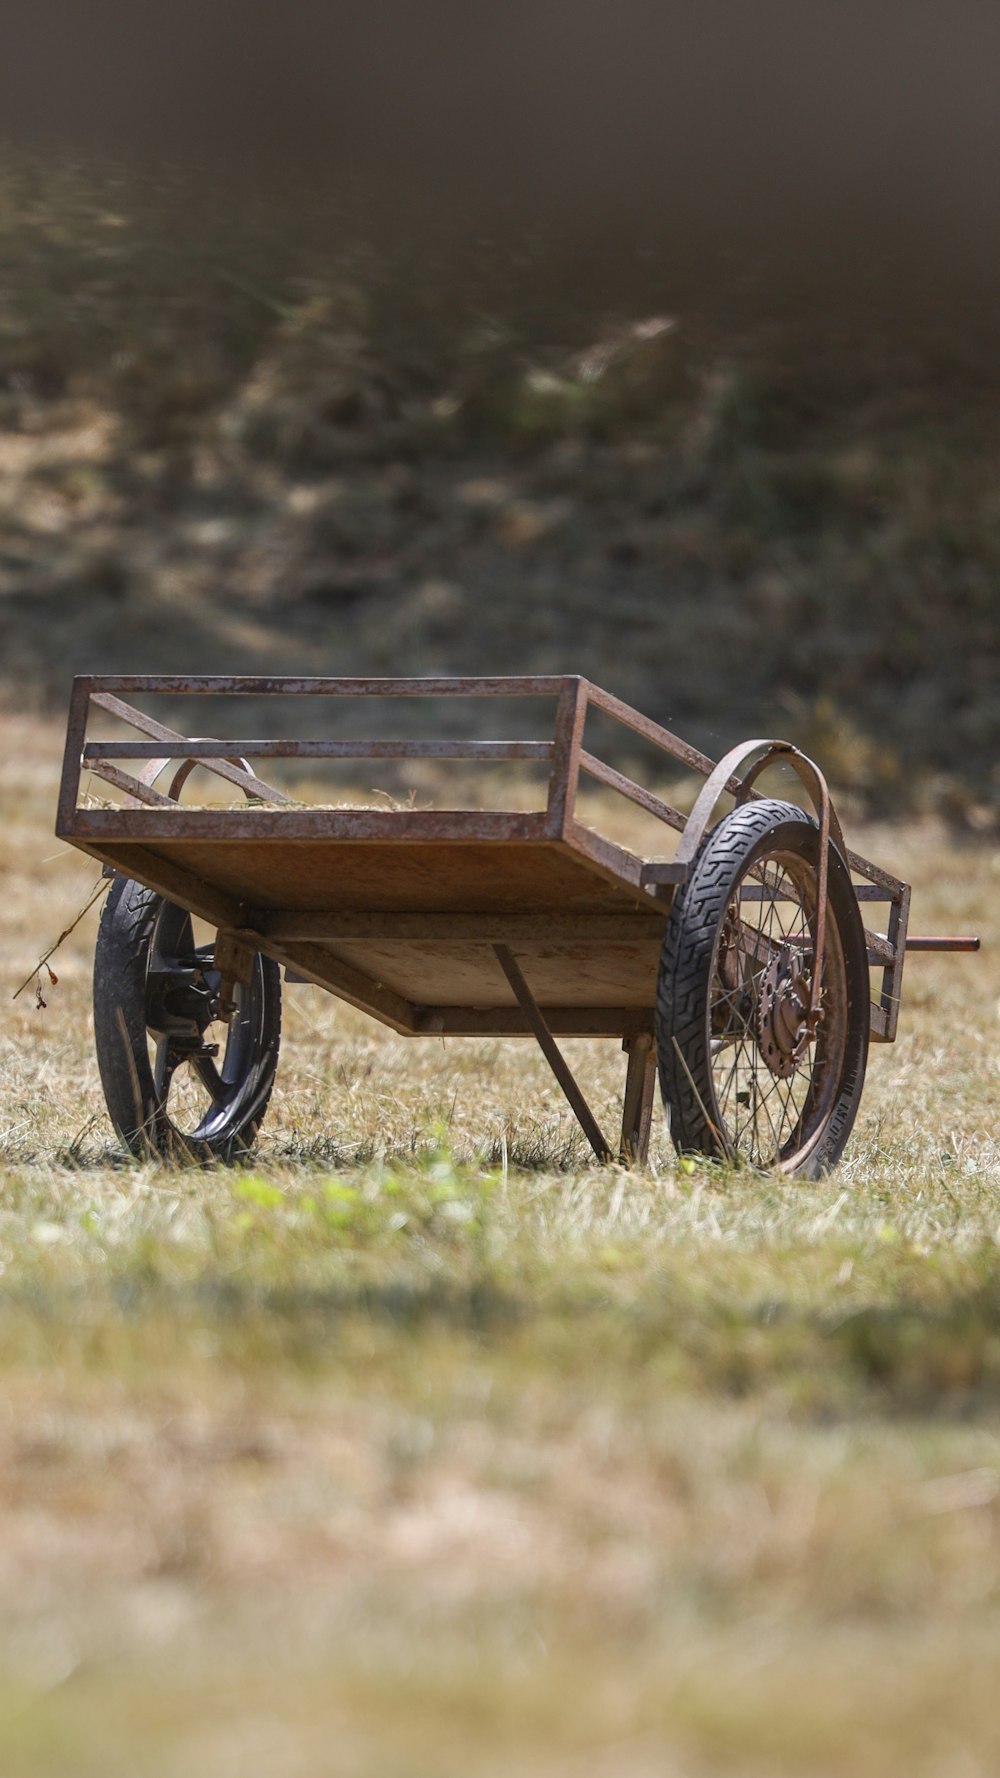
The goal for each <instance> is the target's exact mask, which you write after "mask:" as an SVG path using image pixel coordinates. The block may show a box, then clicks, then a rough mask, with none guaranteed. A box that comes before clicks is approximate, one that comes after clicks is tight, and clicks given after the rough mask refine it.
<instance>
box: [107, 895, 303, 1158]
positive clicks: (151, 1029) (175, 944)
mask: <svg viewBox="0 0 1000 1778" xmlns="http://www.w3.org/2000/svg"><path fill="white" fill-rule="evenodd" d="M222 993H223V984H222V979H221V976H220V974H219V972H218V970H216V969H215V967H214V958H213V945H212V943H206V944H198V943H196V941H195V933H194V926H193V922H192V918H191V915H190V914H189V913H186V912H185V910H184V909H183V908H180V907H176V906H175V905H174V903H173V902H170V901H165V900H164V899H163V897H162V896H160V895H156V894H154V892H153V891H152V890H151V889H146V888H143V886H142V885H141V884H140V883H136V882H133V881H132V880H130V879H128V878H123V877H119V878H117V879H116V881H115V882H114V883H113V884H112V887H111V891H110V893H109V895H108V899H107V902H106V903H105V906H104V910H103V913H102V915H101V924H100V930H99V933H98V937H97V950H96V954H95V958H94V1037H95V1042H96V1048H97V1061H98V1067H99V1068H100V1074H101V1084H102V1086H103V1088H104V1097H105V1099H106V1101H107V1106H108V1111H109V1112H110V1114H111V1121H112V1123H113V1124H114V1126H115V1129H116V1130H117V1132H118V1134H119V1136H120V1137H121V1139H122V1141H123V1142H124V1143H125V1144H126V1146H127V1147H128V1148H130V1149H131V1150H132V1153H133V1154H136V1155H149V1154H163V1155H169V1156H172V1157H174V1158H175V1159H190V1160H198V1161H208V1160H231V1159H233V1158H234V1157H235V1156H237V1155H239V1154H242V1153H244V1152H245V1151H246V1150H247V1149H248V1148H250V1147H251V1145H252V1144H253V1141H254V1138H255V1137H256V1134H257V1131H258V1129H259V1128H260V1125H261V1122H262V1120H263V1117H264V1113H265V1111H266V1110H267V1104H268V1100H269V1099H270V1097H271V1088H272V1086H273V1085H274V1075H275V1070H276V1068H277V1062H278V1045H279V1041H280V1037H281V977H280V974H279V971H278V967H277V965H276V964H275V963H273V962H271V960H270V959H269V958H266V957H262V956H260V955H257V956H256V957H255V958H254V960H253V965H252V968H251V971H250V981H249V984H248V985H242V984H240V983H236V984H235V986H234V987H233V989H232V995H231V998H230V999H229V1000H227V1001H224V1000H223V998H222Z"/></svg>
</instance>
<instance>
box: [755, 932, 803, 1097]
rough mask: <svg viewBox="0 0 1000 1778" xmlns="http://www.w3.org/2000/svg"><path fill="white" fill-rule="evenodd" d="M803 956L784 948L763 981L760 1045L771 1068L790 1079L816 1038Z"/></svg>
mask: <svg viewBox="0 0 1000 1778" xmlns="http://www.w3.org/2000/svg"><path fill="white" fill-rule="evenodd" d="M801 963H802V953H801V951H799V950H797V949H793V947H792V946H790V945H782V947H781V949H780V951H778V952H777V953H776V954H775V956H774V957H772V959H771V962H770V963H769V964H768V966H767V968H766V969H765V971H764V973H763V975H762V976H761V980H760V993H759V998H758V1001H757V1042H758V1045H759V1048H760V1053H761V1055H762V1056H763V1058H764V1061H765V1063H766V1064H767V1067H768V1068H769V1069H770V1071H771V1073H772V1074H773V1075H774V1076H775V1078H776V1079H778V1080H787V1079H788V1078H789V1076H790V1075H792V1074H794V1073H795V1071H796V1069H798V1068H799V1067H801V1065H802V1062H803V1061H804V1060H805V1055H806V1051H807V1049H808V1047H809V1040H810V1037H811V1036H812V1032H811V1030H810V1020H809V977H808V976H807V975H806V974H805V972H804V971H803V969H802V967H801Z"/></svg>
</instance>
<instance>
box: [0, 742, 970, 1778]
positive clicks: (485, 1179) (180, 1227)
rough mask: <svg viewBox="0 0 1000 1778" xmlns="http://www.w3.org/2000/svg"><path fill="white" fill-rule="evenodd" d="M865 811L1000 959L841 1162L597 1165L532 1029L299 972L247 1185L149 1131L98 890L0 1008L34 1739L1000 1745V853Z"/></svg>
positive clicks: (2, 1625) (53, 1751)
mask: <svg viewBox="0 0 1000 1778" xmlns="http://www.w3.org/2000/svg"><path fill="white" fill-rule="evenodd" d="M58 746H59V737H58V735H57V734H56V733H55V732H54V731H53V730H52V729H51V728H47V727H45V726H43V725H41V724H39V723H36V722H34V721H30V720H28V719H18V718H10V719H5V720H4V723H3V728H2V734H0V758H2V765H0V817H2V819H0V870H2V873H3V896H4V900H3V914H2V920H0V980H2V981H3V982H4V983H6V984H8V988H7V992H8V993H10V992H13V989H14V987H16V986H17V984H18V982H19V981H20V980H21V979H22V978H23V976H24V975H25V974H26V973H27V972H28V969H29V967H30V965H31V964H32V962H33V961H34V958H35V957H36V956H37V955H39V954H40V952H41V951H42V950H43V949H44V948H45V947H46V945H47V944H48V943H49V942H50V941H51V939H52V938H53V937H55V935H56V934H57V932H58V931H59V930H60V928H61V927H62V926H63V925H65V924H66V921H67V919H68V918H70V917H72V915H73V913H75V911H76V909H77V907H78V906H80V905H81V904H82V902H83V901H84V900H85V899H86V895H87V893H88V892H89V889H90V887H91V885H92V883H93V881H94V878H95V875H96V871H95V869H94V868H93V867H91V865H90V864H89V863H88V862H87V861H86V860H85V859H83V858H81V857H79V856H77V855H75V854H73V853H70V852H68V851H65V850H64V849H62V848H60V847H59V846H58V844H57V842H55V841H54V840H52V839H51V838H50V837H49V835H50V833H51V825H52V817H53V809H54V799H55V778H56V767H57V755H58ZM851 838H852V839H853V840H855V841H856V842H857V843H859V844H860V845H861V846H862V848H863V849H865V850H867V851H869V853H870V854H871V855H872V856H874V857H875V858H877V859H878V860H879V861H881V862H884V863H885V864H887V865H888V866H889V867H890V868H893V869H897V870H898V871H899V872H900V874H902V875H905V876H912V878H913V880H914V881H915V883H916V894H915V907H914V925H915V927H916V928H917V929H918V930H942V929H951V930H963V929H976V930H980V931H981V932H982V934H983V937H984V940H985V943H986V948H985V949H984V952H983V953H982V955H981V956H980V957H977V958H955V959H941V960H934V959H921V958H914V959H911V961H910V963H909V964H908V981H907V985H906V990H905V997H904V1001H905V1003H904V1012H903V1018H902V1023H901V1032H902V1035H901V1037H900V1040H899V1042H898V1044H897V1045H896V1046H895V1048H892V1049H888V1050H882V1051H878V1050H876V1051H875V1053H874V1055H873V1058H872V1063H871V1067H870V1073H869V1080H868V1085H867V1087H866V1091H865V1096H864V1100H863V1104H862V1112H861V1116H860V1119H859V1123H858V1126H857V1130H856V1134H855V1136H854V1139H853V1141H852V1144H851V1146H850V1149H849V1151H848V1156H847V1159H846V1161H845V1164H844V1165H843V1167H842V1168H841V1169H840V1170H839V1171H838V1173H837V1174H836V1175H835V1176H834V1178H833V1179H831V1180H830V1181H827V1182H825V1183H823V1184H821V1185H796V1184H789V1183H782V1182H779V1181H776V1180H773V1179H761V1178H755V1177H750V1176H746V1175H736V1176H732V1177H726V1176H724V1175H721V1174H719V1173H718V1172H717V1171H715V1170H713V1169H710V1168H703V1169H702V1168H695V1169H694V1170H691V1171H688V1170H686V1169H683V1168H680V1167H678V1166H677V1165H676V1164H675V1161H674V1159H673V1156H672V1151H671V1149H670V1147H669V1143H668V1141H667V1139H666V1137H665V1135H664V1134H663V1133H662V1132H660V1133H658V1135H657V1136H656V1138H655V1139H654V1143H653V1148H652V1154H651V1165H650V1168H649V1169H648V1171H643V1172H638V1173H632V1174H628V1173H625V1172H623V1171H621V1170H619V1169H616V1168H612V1169H605V1170H601V1169H595V1168H593V1167H592V1166H591V1165H590V1163H589V1161H588V1159H587V1155H586V1151H585V1149H584V1146H583V1143H582V1139H580V1138H578V1136H577V1135H576V1134H575V1133H574V1130H573V1127H572V1122H571V1118H570V1114H569V1112H568V1110H567V1109H565V1108H564V1106H563V1104H562V1102H561V1099H560V1096H559V1094H558V1090H557V1088H556V1087H555V1085H554V1083H552V1082H550V1080H549V1078H548V1076H547V1071H546V1068H545V1065H544V1063H543V1061H542V1059H541V1058H540V1057H539V1056H537V1055H536V1053H535V1052H534V1051H533V1049H530V1048H529V1047H528V1046H527V1045H520V1044H515V1043H480V1044H472V1043H459V1042H455V1041H452V1040H449V1042H448V1043H447V1044H444V1043H441V1042H435V1041H424V1042H421V1043H407V1042H405V1041H404V1040H400V1039H396V1038H394V1037H392V1036H391V1035H388V1034H384V1033H382V1032H381V1031H380V1030H379V1029H378V1028H377V1027H374V1026H372V1025H371V1024H370V1023H369V1022H367V1021H366V1020H364V1019H363V1018H361V1017H360V1016H359V1015H357V1014H355V1013H353V1012H351V1011H349V1010H347V1009H344V1008H342V1007H340V1006H338V1005H336V1004H335V1003H334V1002H333V1001H331V1000H329V999H328V998H326V997H324V996H322V995H320V994H318V993H316V992H314V991H312V990H303V989H297V990H295V991H293V992H290V993H289V994H288V995H287V996H286V1008H287V1012H286V1020H285V1042H284V1049H283V1056H282V1063H281V1067H280V1070H279V1079H278V1087H277V1090H276V1094H275V1098H274V1101H273V1105H272V1109H271V1112H270V1114H269V1117H268V1120H267V1123H266V1124H265V1128H264V1135H263V1139H262V1142H261V1147H260V1152H259V1155H258V1156H257V1157H256V1160H255V1164H254V1167H253V1169H252V1170H246V1171H244V1172H242V1173H232V1172H228V1171H226V1170H221V1169H220V1170H218V1171H207V1172H197V1171H176V1170H170V1169H164V1168H158V1167H154V1166H150V1165H137V1164H132V1163H128V1164H125V1163H123V1162H122V1161H121V1159H120V1157H119V1155H118V1152H117V1150H116V1149H115V1147H114V1144H113V1142H112V1138H111V1132H110V1128H109V1126H108V1125H107V1123H106V1120H105V1118H104V1114H103V1107H102V1104H101V1100H100V1091H99V1086H98V1081H97V1072H96V1066H95V1063H94V1059H93V1053H92V1037H91V1028H90V1017H89V970H90V953H91V948H92V942H93V921H94V916H93V914H91V915H90V916H89V917H88V921H87V922H86V923H84V925H83V926H82V927H81V928H80V931H79V932H78V933H76V934H74V936H73V938H72V939H71V940H69V941H68V942H67V944H66V946H65V947H64V948H63V949H62V950H61V951H60V953H59V954H58V955H57V956H56V958H54V960H53V963H54V967H55V969H56V971H57V973H58V976H59V981H58V984H57V985H56V986H55V987H54V988H52V990H51V992H48V991H46V998H47V1000H48V1005H47V1007H46V1008H45V1009H44V1010H42V1009H38V1008H36V1006H35V1005H34V1004H33V1001H32V996H31V994H30V993H26V994H25V995H22V996H21V998H20V999H19V1000H18V1001H17V1002H16V1003H13V1004H11V1003H10V1002H9V1000H8V1003H7V1009H6V1014H7V1016H6V1017H5V1020H4V1022H3V1027H2V1031H0V1179H2V1183H3V1193H2V1197H0V1367H2V1380H3V1399H4V1402H5V1413H4V1415H3V1416H2V1417H0V1578H2V1586H0V1597H2V1598H3V1600H4V1604H3V1607H2V1608H0V1674H2V1675H3V1678H2V1680H0V1767H2V1769H4V1770H6V1771H10V1772H12V1773H15V1772H16V1773H17V1774H18V1778H20V1775H21V1774H24V1778H42V1775H46V1778H48V1775H49V1774H57V1773H58V1774H62V1773H70V1772H72V1773H73V1774H74V1775H77V1774H80V1775H82V1778H87V1775H88V1774H90V1773H91V1772H93V1773H95V1774H96V1773H98V1772H100V1773H101V1775H102V1778H116V1775H117V1774H119V1773H120V1774H123V1775H124V1774H126V1773H127V1774H129V1775H130V1778H131V1775H132V1774H135V1773H139V1772H141V1773H143V1774H147V1773H148V1774H155V1775H156V1778H161V1775H163V1778H168V1775H170V1778H172V1775H173V1774H175V1773H176V1774H180V1773H185V1774H187V1773H191V1772H199V1773H200V1772H206V1773H212V1774H213V1775H214V1774H216V1773H220V1774H221V1773H226V1772H229V1771H236V1770H238V1769H239V1770H244V1769H246V1768H247V1767H248V1766H251V1765H252V1766H253V1767H254V1768H255V1769H257V1770H259V1771H262V1772H267V1773H270V1772H274V1773H279V1772H280V1773H281V1774H282V1778H286V1775H287V1778H297V1775H299V1774H302V1775H303V1778H313V1775H314V1774H315V1775H317V1778H318V1775H320V1774H326V1773H333V1772H336V1773H337V1774H340V1773H345V1774H358V1778H361V1775H365V1778H369V1775H372V1778H374V1775H375V1774H378V1775H380V1778H381V1775H382V1774H400V1775H403V1774H406V1778H422V1775H424V1774H426V1775H427V1778H435V1775H437V1774H441V1775H442V1778H449V1775H450V1774H453V1773H454V1774H463V1775H464V1774H468V1773H470V1772H476V1773H482V1774H484V1775H489V1778H491V1775H492V1774H494V1773H496V1774H500V1773H504V1774H507V1773H509V1772H511V1771H512V1770H513V1771H517V1772H519V1773H520V1772H523V1773H525V1774H528V1775H529V1778H532V1775H534V1774H536V1773H537V1774H539V1775H540V1774H546V1775H549V1774H553V1775H555V1774H558V1775H562V1774H566V1775H567V1778H568V1775H569V1774H572V1775H573V1778H578V1775H582V1778H605V1775H607V1778H647V1775H649V1778H652V1775H653V1774H662V1773H675V1772H676V1773H683V1774H698V1775H699V1778H700V1775H703V1774H714V1773H740V1774H761V1775H764V1774H782V1775H785V1774H787V1775H789V1778H791V1775H792V1774H795V1775H796V1778H798V1775H799V1774H816V1775H817V1778H818V1775H823V1778H826V1775H827V1774H837V1778H855V1775H856V1778H869V1775H871V1778H874V1775H875V1774H879V1775H880V1778H881V1775H883V1774H886V1773H896V1772H899V1773H904V1772H905V1773H906V1774H907V1778H910V1775H915V1778H932V1775H933V1778H938V1775H939V1774H940V1775H941V1778H945V1775H946V1774H947V1775H951V1774H956V1775H960V1778H966V1775H970V1778H971V1775H974V1774H980V1773H981V1774H983V1775H984V1778H985V1775H986V1774H992V1773H993V1772H995V1771H996V1770H997V1769H998V1766H1000V1719H998V1717H997V1713H996V1710H995V1698H994V1692H995V1672H996V1666H997V1660H998V1657H1000V1445H998V1440H997V1403H998V1398H1000V1266H998V1248H997V1244H998V1241H1000V1116H998V1109H997V1077H998V1066H1000V1064H998V1059H997V1044H996V1033H997V1013H998V996H1000V966H998V963H997V956H998V946H997V939H998V937H1000V934H998V931H997V918H996V900H997V896H996V890H997V877H998V872H1000V853H998V852H997V850H996V848H995V847H987V846H979V847H964V848H958V847H955V846H954V845H952V844H950V843H949V842H948V841H947V839H946V838H945V836H944V835H943V834H942V833H941V832H939V831H936V830H933V829H930V828H927V829H922V830H911V831H908V832H907V831H903V830H892V829H885V830H882V831H880V832H877V833H876V832H872V831H870V830H869V831H867V832H865V833H863V834H862V833H857V832H853V831H852V833H851ZM571 1047H572V1051H573V1059H574V1062H575V1063H578V1065H579V1068H580V1073H581V1075H582V1076H583V1077H584V1078H585V1080H586V1085H587V1089H588V1092H589V1093H590V1094H591V1096H592V1098H593V1101H594V1103H595V1106H596V1108H597V1110H598V1113H599V1115H600V1116H602V1118H604V1119H605V1121H606V1122H607V1123H608V1124H609V1125H610V1124H611V1123H612V1122H613V1117H614V1106H615V1101H616V1097H617V1094H618V1093H619V1091H620V1087H621V1074H622V1061H621V1057H620V1055H619V1054H617V1053H616V1046H615V1045H613V1044H607V1045H592V1046H586V1045H579V1046H571ZM504 1153H506V1157H507V1164H506V1166H505V1165H504V1162H503V1158H502V1157H503V1155H504ZM524 1161H531V1162H532V1163H533V1164H532V1165H531V1166H530V1168H527V1169H525V1168H524V1167H523V1166H522V1165H519V1163H521V1162H524Z"/></svg>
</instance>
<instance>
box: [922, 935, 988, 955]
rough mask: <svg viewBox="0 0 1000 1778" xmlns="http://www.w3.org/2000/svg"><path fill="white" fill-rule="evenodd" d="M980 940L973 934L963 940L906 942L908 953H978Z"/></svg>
mask: <svg viewBox="0 0 1000 1778" xmlns="http://www.w3.org/2000/svg"><path fill="white" fill-rule="evenodd" d="M979 945H980V940H979V939H978V938H977V937H975V936H973V935H972V934H971V933H967V934H965V936H964V937H961V938H937V937H934V938H916V937H913V938H910V937H908V938H907V940H906V949H907V950H908V951H978V949H979Z"/></svg>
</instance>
